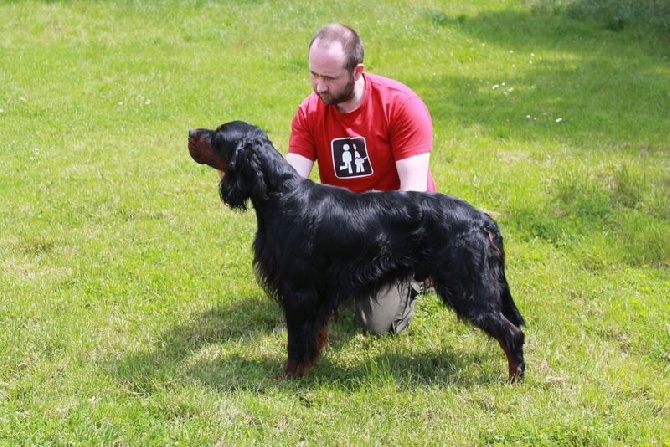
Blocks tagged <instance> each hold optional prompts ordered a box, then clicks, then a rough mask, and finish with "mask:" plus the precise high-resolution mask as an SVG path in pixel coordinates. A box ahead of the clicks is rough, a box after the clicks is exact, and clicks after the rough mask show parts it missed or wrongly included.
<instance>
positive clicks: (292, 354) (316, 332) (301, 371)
mask: <svg viewBox="0 0 670 447" xmlns="http://www.w3.org/2000/svg"><path fill="white" fill-rule="evenodd" d="M331 314H332V311H327V312H325V311H321V309H312V308H300V309H296V308H295V307H292V308H291V309H290V310H289V309H288V308H286V309H285V317H286V327H287V330H288V360H287V362H286V368H285V371H284V372H285V374H286V377H288V378H302V377H304V376H305V374H307V372H308V371H309V370H310V369H311V368H312V367H313V366H314V365H315V364H316V363H317V361H318V359H319V354H320V353H321V349H323V348H324V347H326V345H327V344H328V320H329V319H330V316H331Z"/></svg>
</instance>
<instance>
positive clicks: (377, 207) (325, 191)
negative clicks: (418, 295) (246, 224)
mask: <svg viewBox="0 0 670 447" xmlns="http://www.w3.org/2000/svg"><path fill="white" fill-rule="evenodd" d="M189 150H190V153H191V156H192V157H193V159H194V160H195V161H197V162H198V163H205V164H208V165H210V166H212V167H214V168H217V169H219V170H221V171H223V172H224V175H223V177H222V180H221V183H220V195H221V199H222V201H223V202H224V203H225V204H227V205H228V206H230V207H231V208H234V209H239V210H246V209H247V207H248V204H249V202H250V203H251V205H252V206H253V208H254V210H255V211H256V217H257V232H256V237H255V240H254V243H253V252H254V260H253V262H254V266H255V269H256V272H257V277H258V279H259V282H260V284H261V285H262V286H263V287H264V289H265V290H266V291H267V293H268V294H269V295H270V296H271V297H272V298H274V299H275V300H276V301H277V302H278V303H279V304H280V305H281V307H282V309H283V311H284V314H285V317H286V322H287V327H288V361H287V364H286V369H285V372H286V374H287V375H288V376H291V377H302V376H303V375H304V374H305V373H306V372H307V370H308V369H309V368H310V367H311V366H312V365H314V363H315V362H316V360H317V359H318V356H319V352H320V350H321V349H322V348H323V347H324V346H325V344H326V343H327V334H328V332H327V325H328V319H329V318H330V316H331V315H332V313H333V312H334V311H335V310H336V309H337V308H338V306H339V305H340V304H342V303H343V302H345V301H347V300H349V299H351V298H354V299H357V298H362V297H366V296H371V295H372V294H375V293H376V292H378V291H379V290H381V289H382V288H383V287H385V286H388V285H390V284H392V283H395V282H397V281H399V280H409V279H416V280H418V281H423V280H426V279H428V278H430V280H431V282H432V284H433V285H434V287H435V291H436V293H437V294H438V295H439V297H440V298H441V299H442V301H443V302H444V304H446V305H447V306H448V307H450V308H451V309H453V310H454V311H455V312H456V314H457V315H458V316H459V317H460V318H462V319H464V320H466V321H469V322H470V323H472V324H473V325H475V326H476V327H478V328H480V329H482V330H483V331H484V332H485V333H487V334H488V335H490V336H491V337H493V338H495V339H496V340H498V342H499V343H500V346H501V347H502V349H503V351H504V352H505V355H506V356H507V360H508V366H509V377H510V379H511V380H512V381H514V380H519V379H521V378H522V377H523V374H524V370H525V363H524V357H523V344H524V334H523V332H522V331H521V329H520V327H521V325H522V324H523V323H524V320H523V317H522V316H521V314H520V312H519V310H518V309H517V307H516V305H515V303H514V300H513V299H512V295H511V293H510V289H509V285H508V283H507V279H506V277H505V254H504V248H503V239H502V235H501V234H500V230H499V228H498V225H497V224H496V222H495V221H494V220H493V219H492V218H491V217H490V216H489V215H487V214H486V213H484V212H482V211H479V210H477V209H475V208H474V207H472V206H471V205H470V204H468V203H467V202H465V201H463V200H460V199H457V198H454V197H450V196H446V195H442V194H438V193H429V192H410V191H407V192H404V191H383V192H365V193H353V192H351V191H349V190H346V189H343V188H338V187H334V186H327V185H321V184H317V183H315V182H313V181H311V180H309V179H305V178H302V177H300V176H299V175H298V174H297V173H296V172H295V170H294V169H293V168H292V167H291V166H290V165H289V164H288V163H287V162H286V160H285V159H284V157H282V155H281V154H280V153H279V152H278V151H277V150H276V149H275V148H274V147H273V145H272V143H271V142H270V140H269V139H268V136H267V135H266V133H265V132H263V131H262V130H261V129H259V128H258V127H256V126H253V125H251V124H247V123H244V122H241V121H234V122H230V123H227V124H223V125H221V126H220V127H219V128H217V129H216V130H208V129H192V130H191V131H190V132H189Z"/></svg>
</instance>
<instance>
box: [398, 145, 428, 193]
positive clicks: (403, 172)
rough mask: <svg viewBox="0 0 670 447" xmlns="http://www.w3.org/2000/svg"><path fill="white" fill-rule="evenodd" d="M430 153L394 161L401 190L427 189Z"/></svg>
mask: <svg viewBox="0 0 670 447" xmlns="http://www.w3.org/2000/svg"><path fill="white" fill-rule="evenodd" d="M429 160H430V154H429V153H425V154H419V155H414V156H412V157H409V158H405V159H403V160H398V161H396V163H395V165H396V169H397V170H398V177H399V178H400V189H401V190H403V191H427V190H428V162H429Z"/></svg>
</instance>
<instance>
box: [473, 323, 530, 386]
mask: <svg viewBox="0 0 670 447" xmlns="http://www.w3.org/2000/svg"><path fill="white" fill-rule="evenodd" d="M470 321H471V322H472V324H473V325H475V326H477V327H478V328H480V329H481V330H483V331H484V332H486V333H487V334H489V335H490V336H491V337H493V338H495V339H496V340H497V341H498V344H500V347H501V348H502V350H503V351H504V352H505V356H506V357H507V365H508V368H509V381H510V382H512V383H514V382H520V381H521V380H523V376H524V373H525V370H526V363H525V360H524V357H523V344H524V341H525V335H524V333H523V331H522V330H521V329H519V328H518V327H517V326H515V325H514V324H513V323H512V322H510V321H509V320H508V319H507V318H505V316H503V315H502V313H494V312H488V313H481V314H477V315H476V316H474V317H473V318H470Z"/></svg>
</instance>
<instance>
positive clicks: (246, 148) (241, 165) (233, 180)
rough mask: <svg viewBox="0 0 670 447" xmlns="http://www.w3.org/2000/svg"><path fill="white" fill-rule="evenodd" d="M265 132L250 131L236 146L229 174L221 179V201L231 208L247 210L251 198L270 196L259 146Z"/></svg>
mask: <svg viewBox="0 0 670 447" xmlns="http://www.w3.org/2000/svg"><path fill="white" fill-rule="evenodd" d="M262 136H263V133H262V131H260V130H259V131H258V132H256V131H250V132H247V133H245V134H244V136H242V137H241V138H240V139H239V140H238V141H237V142H236V144H234V145H233V148H232V153H231V154H230V161H229V162H228V166H227V167H226V173H225V175H224V176H223V178H222V179H221V184H220V194H221V200H223V202H224V203H226V204H227V205H228V206H230V207H231V208H236V209H239V210H243V211H244V210H246V209H247V202H248V201H249V199H252V200H253V199H264V198H266V197H267V183H266V181H265V174H264V173H263V170H262V165H261V160H260V158H259V152H258V148H259V145H260V144H263V142H262V138H261V137H262Z"/></svg>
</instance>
